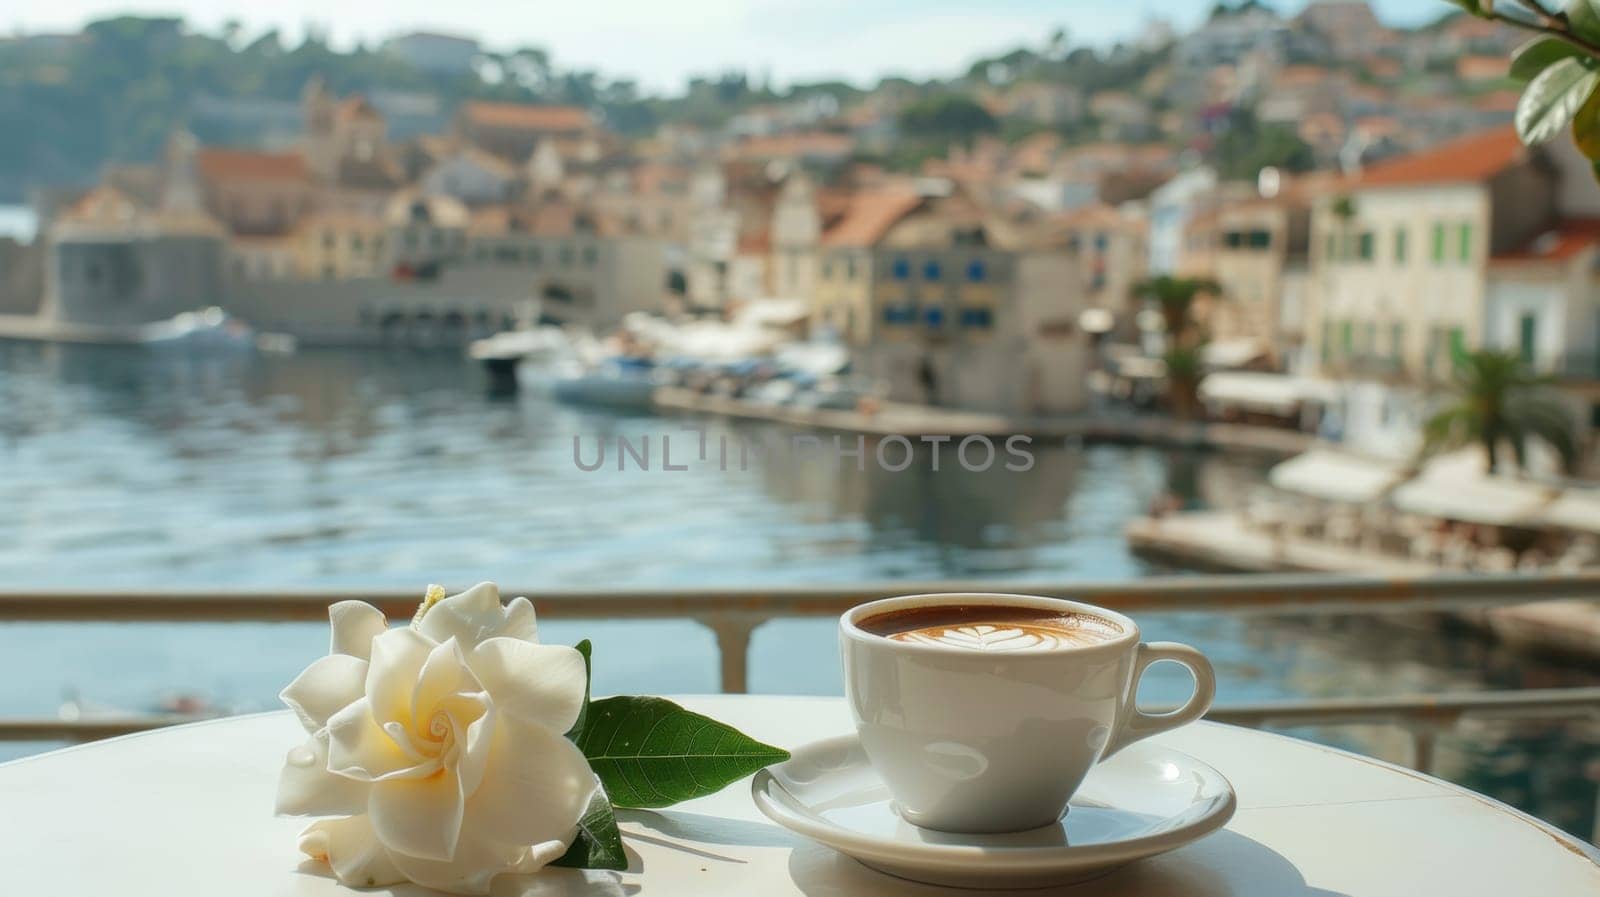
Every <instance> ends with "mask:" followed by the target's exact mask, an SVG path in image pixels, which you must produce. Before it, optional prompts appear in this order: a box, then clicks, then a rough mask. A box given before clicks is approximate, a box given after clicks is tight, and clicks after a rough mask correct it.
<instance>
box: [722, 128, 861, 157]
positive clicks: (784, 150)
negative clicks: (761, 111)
mask: <svg viewBox="0 0 1600 897" xmlns="http://www.w3.org/2000/svg"><path fill="white" fill-rule="evenodd" d="M854 148H855V140H854V138H852V137H850V135H848V134H834V133H830V132H827V131H812V132H802V133H795V134H776V135H773V136H771V137H751V138H749V139H748V140H745V141H743V142H741V143H740V144H739V145H738V146H736V147H735V148H734V155H735V157H736V158H740V159H793V158H801V157H805V156H847V155H849V154H850V151H851V150H852V149H854Z"/></svg>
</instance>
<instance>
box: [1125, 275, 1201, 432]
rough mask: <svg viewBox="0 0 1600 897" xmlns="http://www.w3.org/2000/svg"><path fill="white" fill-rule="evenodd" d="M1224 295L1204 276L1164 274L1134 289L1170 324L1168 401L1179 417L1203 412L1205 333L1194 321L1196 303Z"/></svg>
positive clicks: (1168, 329)
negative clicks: (1201, 396)
mask: <svg viewBox="0 0 1600 897" xmlns="http://www.w3.org/2000/svg"><path fill="white" fill-rule="evenodd" d="M1220 292H1221V287H1219V286H1218V285H1217V283H1216V281H1214V280H1209V279H1207V278H1203V277H1172V276H1169V275H1165V274H1163V275H1161V276H1160V277H1152V278H1150V279H1149V280H1144V281H1140V282H1139V283H1138V284H1136V285H1135V286H1134V288H1133V294H1134V296H1135V297H1137V298H1139V299H1143V300H1145V301H1147V302H1152V303H1154V304H1155V306H1156V308H1158V309H1159V310H1160V311H1161V319H1162V321H1163V322H1164V323H1165V325H1166V331H1167V351H1166V353H1165V354H1164V355H1163V356H1162V359H1161V360H1162V361H1163V362H1164V363H1165V364H1166V367H1167V402H1168V404H1169V405H1170V406H1171V408H1172V411H1173V413H1174V414H1176V415H1178V416H1179V417H1183V418H1189V417H1194V416H1196V415H1197V414H1198V413H1199V410H1200V380H1201V378H1202V377H1203V376H1204V373H1205V371H1204V364H1203V360H1204V351H1205V334H1204V333H1203V332H1202V331H1201V329H1200V326H1199V323H1198V322H1197V321H1195V319H1194V306H1195V302H1196V300H1198V299H1199V298H1200V297H1201V296H1202V295H1206V294H1211V295H1216V294H1218V293H1220Z"/></svg>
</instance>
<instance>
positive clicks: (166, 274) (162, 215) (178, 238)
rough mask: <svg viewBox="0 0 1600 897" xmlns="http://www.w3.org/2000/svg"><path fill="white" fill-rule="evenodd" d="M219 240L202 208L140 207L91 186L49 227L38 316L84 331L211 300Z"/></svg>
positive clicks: (57, 328) (218, 273)
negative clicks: (201, 211)
mask: <svg viewBox="0 0 1600 897" xmlns="http://www.w3.org/2000/svg"><path fill="white" fill-rule="evenodd" d="M223 238H224V235H223V232H222V230H221V228H219V227H218V226H217V224H216V222H214V221H212V220H211V219H210V218H209V217H207V216H205V215H204V214H202V213H199V212H182V211H170V212H163V211H150V210H145V209H141V208H139V206H138V205H137V204H135V203H134V202H133V201H132V200H131V199H129V198H128V197H127V196H125V195H124V194H122V193H120V192H119V191H117V190H115V189H113V188H109V187H98V188H95V189H93V190H91V191H89V193H88V194H86V195H85V196H84V197H83V198H82V199H80V200H79V201H78V202H77V203H75V204H74V205H73V206H71V207H69V208H68V209H66V210H64V211H62V212H61V213H60V214H59V215H58V216H57V217H56V219H55V221H54V222H53V223H52V224H51V226H50V229H49V232H48V235H47V237H46V240H47V242H48V245H49V246H50V263H49V265H48V267H47V269H46V272H45V280H44V293H43V302H42V303H41V306H40V309H39V313H38V320H39V322H40V323H41V324H42V325H43V326H44V327H45V328H46V329H47V330H49V331H53V332H56V333H68V332H73V331H77V332H83V333H90V332H100V331H111V330H114V329H116V328H119V327H127V326H132V325H139V324H145V323H149V322H151V321H157V320H161V319H163V318H168V317H171V316H173V315H175V314H178V313H179V312H183V311H191V310H193V309H195V308H199V307H202V306H206V305H213V304H215V303H216V301H217V297H219V296H221V295H222V294H223V291H222V261H223Z"/></svg>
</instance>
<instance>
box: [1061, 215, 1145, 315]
mask: <svg viewBox="0 0 1600 897" xmlns="http://www.w3.org/2000/svg"><path fill="white" fill-rule="evenodd" d="M1055 224H1056V226H1058V227H1059V228H1061V230H1062V237H1063V239H1064V240H1065V243H1066V247H1067V249H1068V250H1069V251H1071V252H1073V253H1075V254H1076V255H1077V257H1078V262H1079V264H1078V273H1079V275H1080V277H1081V289H1082V290H1083V296H1084V301H1085V303H1086V304H1087V305H1088V307H1090V308H1103V309H1107V310H1109V311H1112V312H1117V313H1122V312H1125V311H1127V310H1128V304H1129V298H1130V296H1131V295H1132V292H1133V287H1134V284H1136V283H1138V282H1139V281H1140V280H1143V279H1144V276H1145V270H1146V265H1147V263H1148V260H1149V253H1148V249H1147V247H1146V245H1145V240H1146V235H1145V234H1146V226H1147V222H1146V220H1145V217H1144V215H1143V214H1142V213H1141V212H1140V210H1139V209H1138V207H1137V206H1130V205H1124V206H1120V207H1113V206H1110V205H1107V204H1105V203H1096V204H1093V205H1088V206H1084V207H1082V208H1079V209H1075V210H1073V211H1071V212H1068V213H1066V214H1065V215H1062V216H1061V217H1059V218H1058V219H1056V221H1055Z"/></svg>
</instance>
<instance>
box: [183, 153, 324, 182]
mask: <svg viewBox="0 0 1600 897" xmlns="http://www.w3.org/2000/svg"><path fill="white" fill-rule="evenodd" d="M195 161H196V163H197V164H198V166H199V169H200V176H201V177H203V178H205V179H206V180H208V181H304V180H306V179H307V177H308V172H307V169H306V160H305V157H304V156H301V155H300V154H299V153H263V152H257V151H255V150H237V149H218V148H206V149H202V150H200V151H199V152H198V153H196V156H195Z"/></svg>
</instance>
